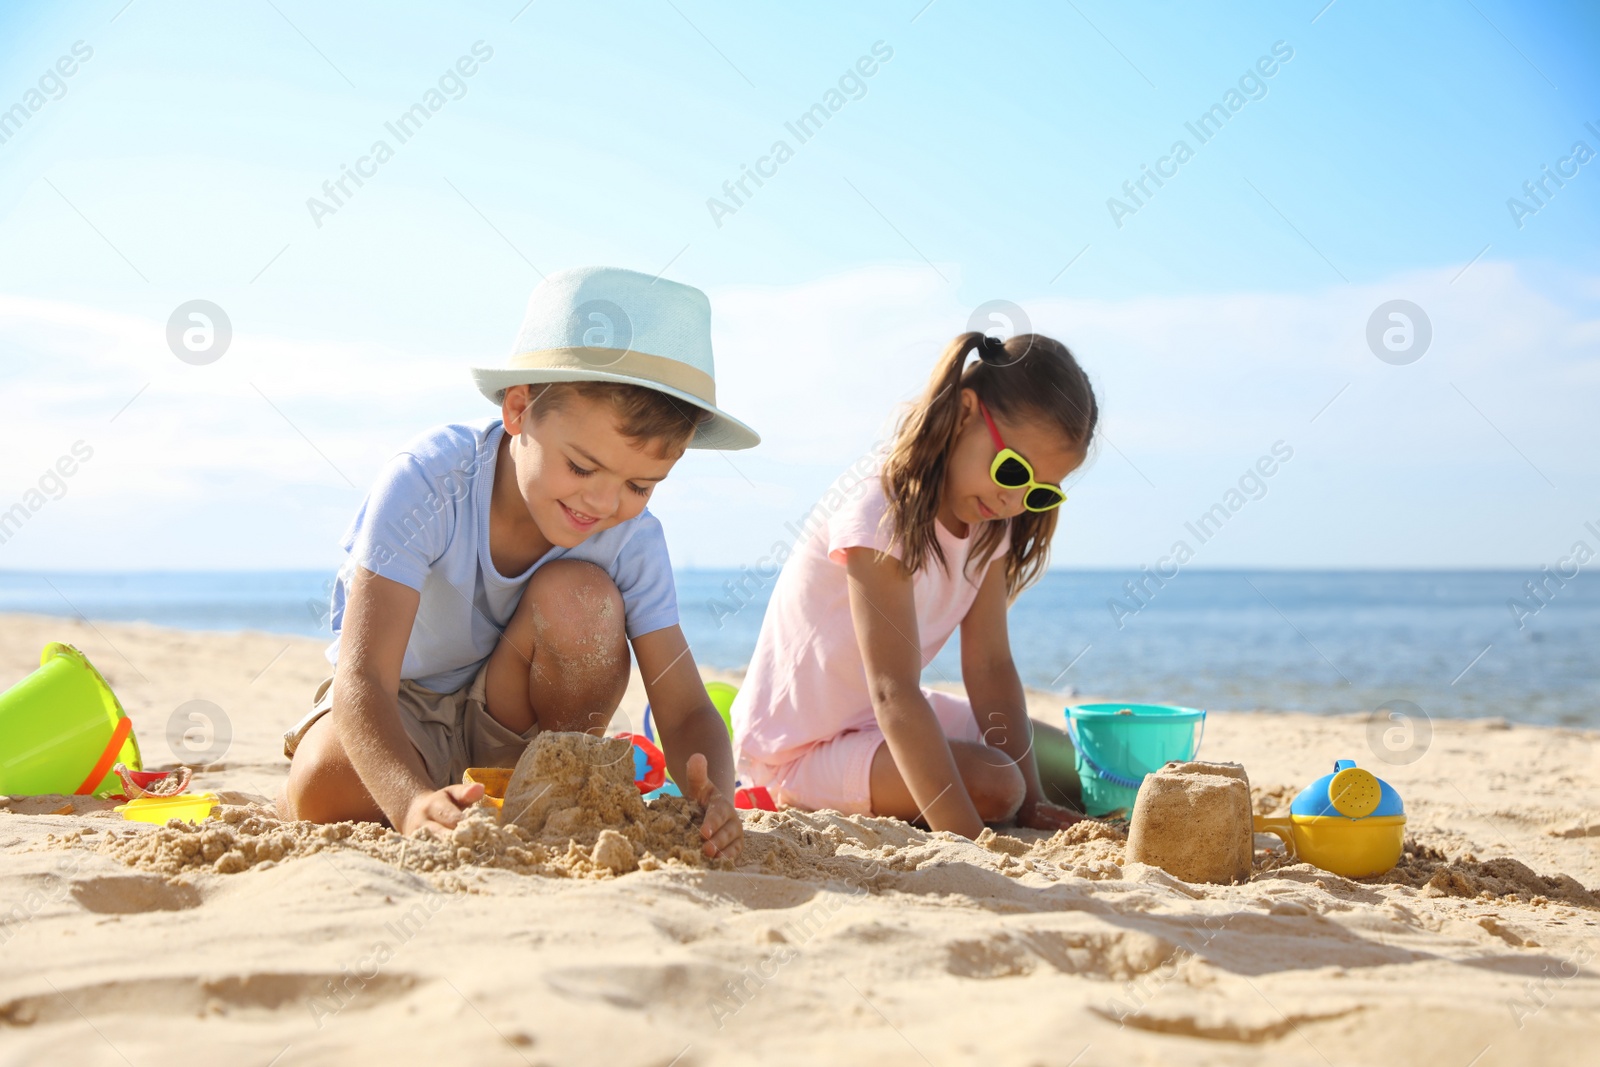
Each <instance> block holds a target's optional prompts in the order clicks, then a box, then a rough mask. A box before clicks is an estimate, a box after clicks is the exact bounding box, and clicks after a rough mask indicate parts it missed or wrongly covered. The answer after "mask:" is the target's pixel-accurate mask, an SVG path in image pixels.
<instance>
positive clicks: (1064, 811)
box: [1017, 800, 1088, 831]
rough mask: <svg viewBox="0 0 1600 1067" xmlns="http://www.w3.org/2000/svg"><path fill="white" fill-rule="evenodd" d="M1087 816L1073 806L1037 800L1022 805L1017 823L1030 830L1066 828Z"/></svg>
mask: <svg viewBox="0 0 1600 1067" xmlns="http://www.w3.org/2000/svg"><path fill="white" fill-rule="evenodd" d="M1086 818H1088V816H1087V815H1079V814H1078V813H1077V812H1075V811H1073V810H1072V809H1071V808H1063V807H1061V806H1060V805H1059V804H1052V803H1050V802H1049V801H1048V800H1036V801H1034V802H1033V803H1031V804H1023V805H1022V809H1021V810H1020V811H1018V812H1017V825H1018V826H1021V827H1025V828H1026V829H1029V830H1051V831H1054V830H1064V829H1066V828H1067V827H1069V826H1071V825H1072V824H1073V823H1078V822H1082V821H1083V820H1084V819H1086Z"/></svg>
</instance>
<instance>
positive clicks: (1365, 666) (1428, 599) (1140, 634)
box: [0, 569, 1600, 727]
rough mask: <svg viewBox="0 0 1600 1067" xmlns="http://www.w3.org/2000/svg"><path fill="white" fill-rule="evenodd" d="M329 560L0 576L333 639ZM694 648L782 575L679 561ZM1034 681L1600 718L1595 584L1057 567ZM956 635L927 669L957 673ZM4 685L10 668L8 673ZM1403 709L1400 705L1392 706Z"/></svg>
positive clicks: (21, 605) (100, 612)
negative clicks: (305, 566)
mask: <svg viewBox="0 0 1600 1067" xmlns="http://www.w3.org/2000/svg"><path fill="white" fill-rule="evenodd" d="M330 578H331V575H330V574H329V573H327V572H322V571H269V572H248V571H235V572H214V571H208V572H139V573H127V574H110V573H82V572H0V612H30V613H36V614H44V615H56V616H63V617H85V618H88V619H91V620H95V621H100V620H111V621H136V620H137V621H143V622H149V623H154V624H156V625H160V626H171V627H179V628H183V629H193V630H258V631H266V632H271V633H283V634H303V635H308V636H328V634H329V630H328V594H329V590H330V588H331V582H330ZM677 585H678V600H679V610H680V613H681V616H682V620H683V628H684V632H685V634H686V635H687V637H688V639H689V643H690V646H691V648H692V649H693V652H694V656H695V658H696V660H697V661H698V662H699V663H701V664H703V665H707V666H714V667H725V668H742V667H744V666H745V665H747V664H748V663H749V661H750V655H751V652H752V650H753V649H754V647H755V642H756V636H757V634H758V633H759V632H760V627H761V616H762V613H763V611H764V609H765V607H766V603H767V599H768V597H769V596H770V594H771V581H770V580H766V579H763V578H761V577H760V576H759V575H758V574H756V573H755V572H753V571H750V570H748V569H747V570H743V571H719V570H693V571H681V572H679V573H678V575H677ZM1008 628H1009V631H1010V639H1011V647H1012V650H1013V653H1014V657H1015V659H1016V663H1017V668H1018V671H1019V673H1020V674H1021V676H1022V680H1023V683H1024V684H1025V685H1027V686H1029V687H1032V688H1035V689H1041V690H1046V691H1049V692H1053V693H1056V694H1058V695H1059V697H1060V699H1061V700H1062V702H1063V705H1065V704H1067V703H1071V702H1073V701H1074V700H1076V699H1080V698H1086V697H1088V696H1096V697H1103V698H1107V699H1113V700H1117V701H1128V702H1141V703H1157V704H1177V705H1183V706H1187V707H1198V708H1206V709H1217V710H1221V709H1229V710H1258V709H1271V710H1295V711H1305V712H1311V713H1317V714H1350V713H1365V714H1370V715H1373V716H1378V715H1389V716H1391V717H1392V715H1393V713H1394V712H1395V711H1396V710H1398V711H1399V713H1400V714H1401V715H1403V716H1405V717H1406V718H1407V721H1411V720H1415V718H1416V716H1417V715H1418V714H1419V713H1420V714H1421V715H1422V716H1425V717H1428V718H1432V717H1446V718H1463V717H1467V718H1483V717H1498V718H1503V719H1506V720H1509V721H1513V722H1524V723H1540V724H1548V725H1569V726H1582V727H1600V584H1597V583H1596V582H1595V580H1594V579H1593V578H1592V577H1591V576H1590V575H1587V574H1582V573H1580V574H1579V575H1577V576H1576V577H1574V578H1569V579H1561V578H1560V577H1559V576H1554V575H1552V574H1551V573H1549V572H1539V571H1527V572H1524V571H1509V570H1507V571H1499V570H1474V571H1433V570H1428V571H1410V570H1404V571H1403V570H1393V571H1382V570H1374V571H1353V570H1346V571H1311V570H1262V571H1252V570H1188V569H1186V570H1183V571H1181V572H1180V573H1179V574H1178V575H1177V576H1176V577H1175V578H1172V579H1169V580H1166V581H1165V582H1164V583H1161V584H1157V582H1156V581H1155V580H1153V579H1151V578H1150V577H1148V576H1144V575H1140V574H1134V573H1130V572H1122V571H1116V570H1055V571H1051V572H1050V573H1048V574H1047V575H1045V577H1044V578H1043V579H1041V580H1040V581H1039V582H1038V583H1037V584H1036V585H1035V586H1033V587H1032V588H1030V589H1028V590H1027V591H1026V592H1024V593H1023V594H1022V596H1021V597H1020V598H1018V600H1017V601H1016V603H1015V604H1014V605H1013V606H1012V608H1011V612H1010V615H1009V619H1008ZM959 644H960V642H959V636H955V637H952V638H951V640H950V642H949V644H948V645H947V646H946V647H945V649H944V650H943V651H942V652H941V653H940V654H939V655H938V657H936V658H935V659H934V661H933V662H932V663H931V664H930V665H929V666H928V668H927V670H926V671H925V672H924V681H925V682H928V683H931V682H940V681H944V682H957V681H959V680H960V678H961V664H960V648H959ZM5 681H9V680H5ZM1397 721H1398V720H1397Z"/></svg>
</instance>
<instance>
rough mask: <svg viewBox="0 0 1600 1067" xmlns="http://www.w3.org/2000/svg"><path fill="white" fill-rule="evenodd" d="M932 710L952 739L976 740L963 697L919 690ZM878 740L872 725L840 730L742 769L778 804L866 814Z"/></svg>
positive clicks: (974, 722)
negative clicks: (799, 751) (790, 754)
mask: <svg viewBox="0 0 1600 1067" xmlns="http://www.w3.org/2000/svg"><path fill="white" fill-rule="evenodd" d="M922 695H923V696H925V697H927V698H928V703H929V705H931V706H932V708H933V714H934V715H935V716H937V717H938V719H939V725H940V726H941V727H943V728H944V735H945V737H947V738H949V739H950V740H952V741H982V740H983V735H982V733H981V732H980V731H979V730H978V723H977V720H976V719H974V718H973V717H972V705H971V704H970V703H968V702H967V698H966V697H964V696H957V695H956V694H954V693H942V692H939V691H937V690H933V689H923V691H922ZM881 744H883V731H882V730H880V729H878V727H877V725H876V724H874V725H872V726H866V727H863V728H861V729H859V730H846V731H845V732H844V733H842V734H840V735H839V736H837V737H834V738H831V739H829V740H827V741H820V742H818V743H817V744H815V745H813V746H812V747H811V748H809V749H807V750H806V751H805V753H804V754H803V755H801V756H800V757H798V758H796V759H793V760H790V761H789V762H788V763H781V764H767V763H754V762H750V763H747V765H746V770H747V771H748V774H749V776H750V778H751V779H752V781H753V782H754V784H755V785H764V786H766V787H767V790H768V791H769V792H770V793H771V794H772V799H773V800H775V801H776V802H777V803H778V806H779V807H786V808H807V809H810V810H816V809H818V808H832V809H833V810H834V811H839V812H843V813H844V814H846V815H870V814H871V813H872V757H873V754H874V753H876V752H877V751H878V746H879V745H881Z"/></svg>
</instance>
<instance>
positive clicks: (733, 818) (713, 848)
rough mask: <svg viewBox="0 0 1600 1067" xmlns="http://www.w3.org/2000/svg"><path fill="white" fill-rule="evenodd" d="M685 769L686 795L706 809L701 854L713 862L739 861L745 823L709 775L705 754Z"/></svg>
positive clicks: (702, 828) (691, 761)
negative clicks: (740, 819) (718, 858)
mask: <svg viewBox="0 0 1600 1067" xmlns="http://www.w3.org/2000/svg"><path fill="white" fill-rule="evenodd" d="M685 770H687V771H688V777H689V780H688V781H687V782H686V783H684V784H685V786H686V788H685V789H684V791H683V795H684V796H686V797H688V798H690V799H691V800H695V801H698V802H699V803H700V804H701V805H702V806H704V807H705V809H706V818H705V821H704V822H702V823H701V824H700V836H701V837H703V838H705V840H706V843H705V845H704V846H703V847H702V848H701V851H702V852H704V853H705V854H706V855H707V856H709V857H711V858H712V859H715V858H716V857H718V856H725V857H727V858H728V859H730V860H733V859H738V858H739V850H740V849H741V848H743V847H744V824H743V823H742V822H740V821H739V813H738V811H736V810H735V809H734V806H733V803H732V802H731V801H729V800H728V798H727V797H725V796H723V795H722V792H721V790H719V789H718V788H717V787H716V786H715V785H714V784H712V781H711V778H710V776H709V775H708V774H707V773H706V758H705V757H704V756H703V755H701V754H700V753H698V752H696V753H695V754H694V755H692V756H690V757H689V764H688V766H687V767H686V768H685Z"/></svg>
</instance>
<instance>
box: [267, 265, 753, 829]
mask: <svg viewBox="0 0 1600 1067" xmlns="http://www.w3.org/2000/svg"><path fill="white" fill-rule="evenodd" d="M710 327H711V309H710V305H709V303H708V302H707V300H706V297H705V294H704V293H702V292H700V290H698V289H694V288H691V287H689V286H686V285H679V284H677V283H675V282H669V281H665V280H663V279H660V278H652V277H650V276H649V275H645V274H639V273H636V272H634V271H627V270H620V269H617V268H611V267H582V268H575V269H571V270H565V271H560V272H557V273H555V274H552V275H550V276H549V277H548V278H546V279H545V280H544V281H543V282H542V283H541V284H540V285H539V286H538V287H537V288H536V289H535V290H534V291H533V295H532V296H531V297H529V299H528V308H527V313H526V315H525V316H524V318H523V323H522V329H521V331H520V333H519V334H518V337H517V343H516V345H515V347H514V349H513V353H512V355H511V356H510V357H509V359H508V360H507V361H506V363H505V365H504V366H503V367H499V368H474V370H473V377H474V379H475V380H476V382H477V385H478V388H479V391H481V392H482V393H483V394H484V395H485V396H486V397H488V398H489V399H490V400H492V401H493V402H495V403H497V404H499V405H500V418H498V419H486V420H483V421H481V422H478V423H472V424H467V425H450V426H441V427H438V428H437V429H434V430H431V431H429V432H427V433H425V434H423V435H422V436H421V437H419V438H417V439H416V440H414V441H413V442H411V444H410V445H408V446H407V448H406V449H405V450H404V451H403V452H401V453H400V454H399V455H398V456H396V457H395V458H394V459H392V460H391V461H390V462H389V463H388V465H387V466H385V467H384V469H383V471H382V472H381V473H380V474H379V476H378V479H377V482H376V484H375V485H374V486H373V488H372V490H371V492H369V493H368V495H367V498H366V500H365V501H363V503H362V505H361V509H360V510H359V511H358V512H357V513H356V517H355V520H354V522H352V524H351V526H350V529H349V530H348V531H347V532H346V533H345V537H344V542H343V544H344V548H345V549H346V550H347V551H348V552H349V554H350V555H349V560H348V562H347V563H346V565H345V566H344V567H343V568H342V569H341V571H340V575H339V580H338V583H337V585H336V586H335V588H334V593H333V618H332V624H333V631H334V641H333V643H332V644H331V645H330V646H329V647H328V659H329V660H330V661H331V662H332V663H333V664H334V673H333V676H332V677H331V678H329V679H327V680H325V681H324V682H323V683H322V685H321V687H320V688H319V689H318V690H317V693H316V695H315V697H314V698H313V708H312V710H311V712H310V714H309V715H307V716H306V718H305V719H303V720H302V721H301V722H300V723H299V724H297V725H296V726H295V728H294V729H293V730H291V731H290V732H289V733H288V734H287V735H285V737H284V753H285V754H286V755H287V756H289V758H290V760H291V762H290V765H289V780H288V783H287V785H286V786H285V789H284V796H283V800H282V806H283V808H284V809H285V814H286V815H287V816H288V817H291V818H298V819H308V820H311V821H315V822H335V821H340V820H347V819H358V820H366V821H375V822H385V821H386V822H388V823H389V824H390V825H392V826H394V828H395V829H397V830H399V831H400V832H401V833H404V834H410V833H413V832H414V831H416V830H418V829H427V830H429V831H431V832H434V833H445V832H447V831H448V830H449V829H450V828H451V827H452V826H454V825H455V824H456V823H457V822H458V821H460V819H461V809H462V808H464V807H466V806H467V805H469V804H471V803H472V802H473V801H475V800H477V799H478V798H479V797H480V796H482V794H483V787H482V786H480V785H473V786H466V785H461V784H459V783H460V781H461V773H462V771H463V770H465V769H466V768H467V767H469V766H502V767H505V766H511V765H512V764H514V763H515V762H516V759H517V757H518V756H519V755H520V754H521V753H522V750H523V749H524V748H525V747H526V746H527V744H528V743H529V742H530V741H531V740H532V739H533V738H534V737H535V736H536V735H537V734H538V732H539V731H541V730H586V731H589V732H591V733H598V732H600V731H602V730H603V729H604V728H605V727H606V725H607V723H608V722H609V721H610V718H611V715H612V712H614V711H615V710H616V708H617V705H618V703H619V702H620V701H621V699H622V695H623V692H624V690H625V689H626V688H627V684H628V643H629V642H630V641H631V642H632V645H633V651H634V655H636V656H637V657H638V661H639V671H640V673H641V675H642V676H643V677H644V680H645V691H646V692H647V693H648V695H649V698H650V704H651V707H652V708H653V709H654V715H655V719H656V722H657V723H658V724H659V729H660V733H661V739H662V745H663V748H664V749H665V751H666V754H667V764H668V767H669V768H670V770H671V771H672V775H673V778H674V780H676V781H678V782H680V783H682V784H683V787H684V790H683V791H684V794H685V795H686V796H689V797H691V798H693V799H695V800H697V801H699V802H700V803H701V804H703V805H704V806H705V808H706V816H705V821H704V823H703V825H702V827H701V836H702V837H703V838H704V839H705V845H704V850H705V853H706V855H708V856H719V855H720V856H729V857H734V856H737V855H738V851H739V847H740V845H741V843H742V841H743V833H742V830H741V828H740V824H739V818H738V815H737V814H736V813H735V812H734V809H733V807H732V805H731V803H730V802H729V799H728V798H730V797H732V796H733V780H734V772H733V755H732V751H731V749H730V746H729V744H728V735H727V731H726V729H725V727H724V726H723V723H722V719H721V717H720V716H719V715H718V714H717V712H716V710H715V708H713V706H712V704H711V701H710V698H709V697H707V695H706V691H705V687H704V686H703V685H702V684H701V681H700V675H699V671H698V670H697V669H696V667H695V664H694V658H693V657H692V656H691V655H690V654H689V647H688V644H687V643H686V642H685V640H684V637H683V632H682V630H681V629H680V628H679V626H678V613H677V598H676V593H675V590H674V587H673V581H672V570H671V564H670V561H669V560H668V557H667V548H666V541H665V539H664V537H663V534H662V531H661V524H660V522H659V521H657V519H656V517H655V516H654V515H652V514H651V513H650V512H649V511H648V510H646V508H645V502H646V501H647V500H648V498H649V496H650V494H651V492H652V491H653V490H654V488H655V486H656V485H658V484H659V483H660V482H661V481H662V480H663V479H664V478H666V476H667V473H668V472H669V471H671V470H672V467H673V464H675V463H676V462H677V460H678V458H679V457H680V456H681V455H682V454H683V450H684V449H685V448H686V447H688V448H729V449H732V448H749V447H751V446H753V445H755V444H756V443H757V442H758V441H759V440H760V438H758V437H757V436H756V434H755V433H754V432H753V431H752V430H750V429H749V428H748V427H746V426H745V425H743V424H742V423H740V422H738V421H737V420H735V419H732V418H730V417H729V416H727V415H725V414H724V413H723V412H722V411H720V410H719V409H718V408H717V406H716V384H715V380H714V377H713V374H714V370H713V364H712V358H711V328H710Z"/></svg>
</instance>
